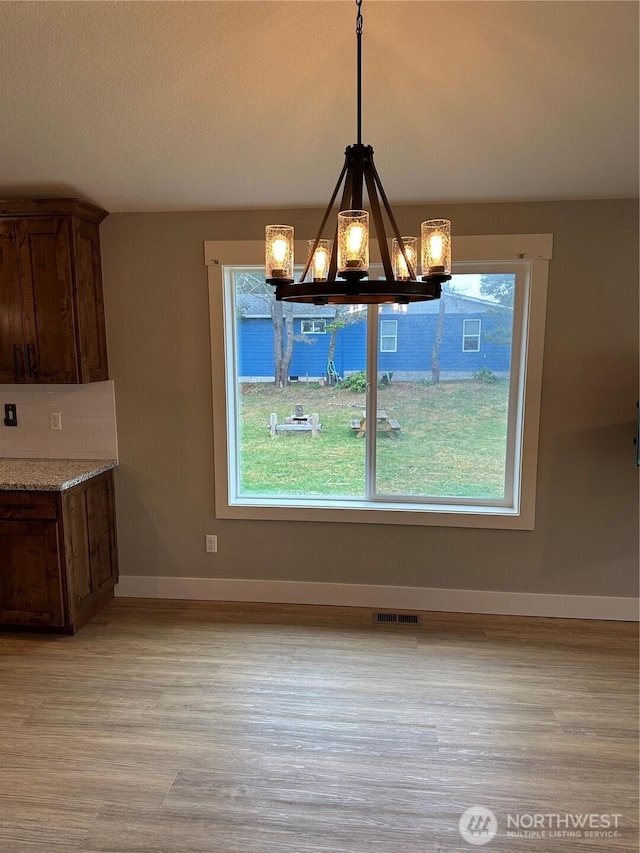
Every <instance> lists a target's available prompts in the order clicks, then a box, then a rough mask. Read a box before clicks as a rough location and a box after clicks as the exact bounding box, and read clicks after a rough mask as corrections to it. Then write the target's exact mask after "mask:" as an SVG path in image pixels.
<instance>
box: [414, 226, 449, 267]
mask: <svg viewBox="0 0 640 853" xmlns="http://www.w3.org/2000/svg"><path fill="white" fill-rule="evenodd" d="M421 236H422V275H423V277H426V276H429V275H433V274H437V273H442V274H444V275H451V222H450V221H449V220H448V219H429V220H427V222H423V223H422V226H421Z"/></svg>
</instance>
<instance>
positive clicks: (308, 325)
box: [300, 320, 327, 335]
mask: <svg viewBox="0 0 640 853" xmlns="http://www.w3.org/2000/svg"><path fill="white" fill-rule="evenodd" d="M300 332H301V333H302V334H303V335H324V334H326V332H327V321H326V320H302V322H301V323H300Z"/></svg>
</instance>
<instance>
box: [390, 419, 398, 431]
mask: <svg viewBox="0 0 640 853" xmlns="http://www.w3.org/2000/svg"><path fill="white" fill-rule="evenodd" d="M387 423H388V424H389V426H390V427H391V429H400V424H399V423H398V421H396V420H394V419H393V418H389V420H388V421H387Z"/></svg>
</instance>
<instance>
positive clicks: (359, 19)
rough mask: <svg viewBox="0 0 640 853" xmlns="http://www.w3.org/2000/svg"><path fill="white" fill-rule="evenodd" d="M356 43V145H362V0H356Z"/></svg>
mask: <svg viewBox="0 0 640 853" xmlns="http://www.w3.org/2000/svg"><path fill="white" fill-rule="evenodd" d="M356 6H357V7H358V14H357V16H356V41H357V44H358V60H357V61H358V145H362V24H363V19H362V0H356Z"/></svg>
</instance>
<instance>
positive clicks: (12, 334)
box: [0, 219, 26, 383]
mask: <svg viewBox="0 0 640 853" xmlns="http://www.w3.org/2000/svg"><path fill="white" fill-rule="evenodd" d="M23 347H24V344H23V339H22V308H21V306H20V285H19V282H18V245H17V240H16V222H15V220H14V219H0V383H8V382H25V381H26V378H25V361H24V348H23Z"/></svg>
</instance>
